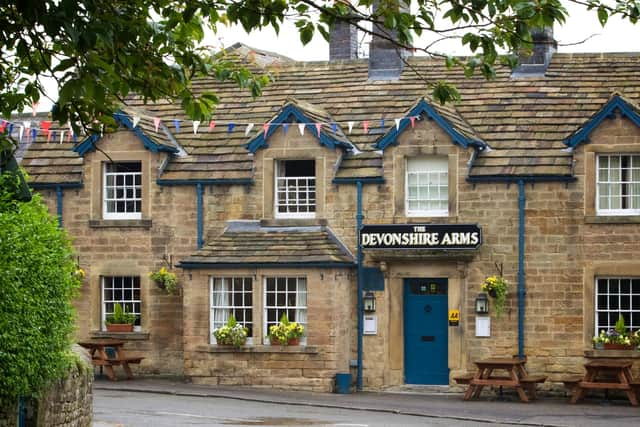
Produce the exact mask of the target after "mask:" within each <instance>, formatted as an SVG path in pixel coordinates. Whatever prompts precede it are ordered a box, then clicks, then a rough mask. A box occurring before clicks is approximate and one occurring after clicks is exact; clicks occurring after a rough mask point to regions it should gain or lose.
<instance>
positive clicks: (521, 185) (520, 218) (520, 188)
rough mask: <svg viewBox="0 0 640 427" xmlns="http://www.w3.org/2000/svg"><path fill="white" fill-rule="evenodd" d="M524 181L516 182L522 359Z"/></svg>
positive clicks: (520, 354) (520, 351)
mask: <svg viewBox="0 0 640 427" xmlns="http://www.w3.org/2000/svg"><path fill="white" fill-rule="evenodd" d="M525 204H526V198H525V192H524V181H523V180H520V181H518V213H519V214H518V357H520V358H522V357H524V355H525V354H524V309H525V297H526V295H527V293H526V290H525V283H524V280H525V278H524V234H525V228H524V208H525Z"/></svg>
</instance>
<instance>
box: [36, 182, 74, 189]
mask: <svg viewBox="0 0 640 427" xmlns="http://www.w3.org/2000/svg"><path fill="white" fill-rule="evenodd" d="M29 186H30V187H31V188H33V189H34V190H49V189H52V188H58V187H60V188H82V187H83V184H82V183H81V182H61V183H59V184H56V183H50V182H46V183H40V184H39V183H37V182H34V183H29Z"/></svg>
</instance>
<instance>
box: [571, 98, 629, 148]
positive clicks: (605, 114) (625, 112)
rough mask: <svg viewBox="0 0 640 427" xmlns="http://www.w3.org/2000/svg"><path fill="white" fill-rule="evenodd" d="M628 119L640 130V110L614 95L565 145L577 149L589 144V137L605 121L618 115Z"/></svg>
mask: <svg viewBox="0 0 640 427" xmlns="http://www.w3.org/2000/svg"><path fill="white" fill-rule="evenodd" d="M618 113H619V114H620V115H621V116H622V117H624V118H626V119H628V120H629V121H630V122H631V123H633V124H635V126H637V127H638V128H640V109H639V108H638V107H637V106H635V105H634V104H633V103H631V102H630V101H628V100H627V99H625V98H624V97H623V96H621V95H620V94H617V93H616V94H614V95H613V96H612V97H611V98H610V99H609V101H608V102H607V103H606V104H605V105H604V106H603V107H602V108H601V109H600V110H599V111H597V112H596V113H595V114H594V115H592V116H591V118H589V120H587V121H586V122H585V123H584V124H583V125H582V126H581V127H580V128H579V129H578V130H577V131H575V132H574V133H573V134H571V135H570V136H569V137H568V138H567V139H565V141H564V144H565V145H567V146H568V147H571V148H575V147H577V146H578V145H580V144H582V143H588V142H589V136H590V135H591V134H592V133H593V132H594V131H595V130H596V129H597V128H598V127H600V125H602V122H603V121H604V120H605V119H610V118H614V117H615V115H616V114H618Z"/></svg>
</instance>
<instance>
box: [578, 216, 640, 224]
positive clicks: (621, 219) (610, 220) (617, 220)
mask: <svg viewBox="0 0 640 427" xmlns="http://www.w3.org/2000/svg"><path fill="white" fill-rule="evenodd" d="M584 223H585V224H640V215H628V216H627V215H618V216H611V215H607V216H604V215H598V216H585V217H584Z"/></svg>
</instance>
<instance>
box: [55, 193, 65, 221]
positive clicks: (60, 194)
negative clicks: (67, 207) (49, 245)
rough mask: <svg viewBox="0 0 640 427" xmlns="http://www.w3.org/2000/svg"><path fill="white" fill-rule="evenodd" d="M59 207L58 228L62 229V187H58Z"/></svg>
mask: <svg viewBox="0 0 640 427" xmlns="http://www.w3.org/2000/svg"><path fill="white" fill-rule="evenodd" d="M56 196H57V207H58V227H60V228H62V196H63V193H62V187H61V186H59V185H58V186H56Z"/></svg>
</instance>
